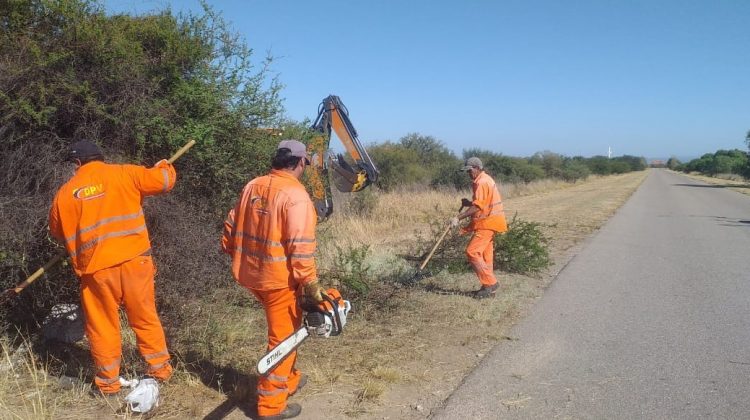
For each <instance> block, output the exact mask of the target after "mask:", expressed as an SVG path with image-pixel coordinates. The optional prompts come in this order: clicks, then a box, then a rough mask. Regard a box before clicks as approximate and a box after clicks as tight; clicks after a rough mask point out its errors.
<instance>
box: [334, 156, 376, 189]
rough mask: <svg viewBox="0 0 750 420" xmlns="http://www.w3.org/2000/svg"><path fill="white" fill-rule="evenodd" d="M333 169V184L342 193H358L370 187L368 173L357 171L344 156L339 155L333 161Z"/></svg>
mask: <svg viewBox="0 0 750 420" xmlns="http://www.w3.org/2000/svg"><path fill="white" fill-rule="evenodd" d="M331 167H333V183H334V185H336V188H337V189H338V190H339V191H341V192H357V191H360V190H362V189H363V188H365V187H366V186H368V185H370V180H369V179H368V178H367V172H366V171H364V170H362V169H359V168H358V169H359V170H355V169H354V168H353V167H352V166H351V165H350V164H349V162H347V161H346V160H344V156H342V155H338V157H337V159H336V160H333V161H331Z"/></svg>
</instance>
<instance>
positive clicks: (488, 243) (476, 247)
mask: <svg viewBox="0 0 750 420" xmlns="http://www.w3.org/2000/svg"><path fill="white" fill-rule="evenodd" d="M494 236H495V232H494V231H493V230H489V229H477V230H475V231H474V235H473V236H472V237H471V240H470V241H469V245H468V246H467V247H466V256H467V257H468V258H469V264H471V267H472V268H473V269H474V272H475V273H476V274H477V277H479V282H480V283H482V286H492V285H493V284H495V283H497V279H496V278H495V273H494V271H493V257H494V243H493V240H492V239H493V237H494Z"/></svg>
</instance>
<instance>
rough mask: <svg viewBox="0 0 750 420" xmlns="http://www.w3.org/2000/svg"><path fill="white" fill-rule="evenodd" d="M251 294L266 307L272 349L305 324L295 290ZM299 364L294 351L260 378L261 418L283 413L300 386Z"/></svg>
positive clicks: (269, 340) (269, 346) (263, 291)
mask: <svg viewBox="0 0 750 420" xmlns="http://www.w3.org/2000/svg"><path fill="white" fill-rule="evenodd" d="M250 291H251V292H252V293H253V294H254V295H255V297H257V298H258V300H259V301H260V302H261V303H262V304H263V308H264V310H265V313H266V321H267V322H268V349H269V350H270V349H272V348H274V347H276V346H277V345H278V344H279V343H280V342H282V341H283V340H284V339H285V338H287V337H289V336H290V335H291V334H292V333H293V332H294V331H296V330H297V328H299V327H300V326H301V325H302V310H301V309H300V307H299V304H298V301H297V296H296V293H295V290H294V289H279V290H253V289H250ZM296 361H297V352H294V353H292V354H290V355H289V357H287V358H286V359H284V361H283V362H281V363H279V365H278V366H276V367H275V368H274V369H273V370H272V371H271V372H270V373H269V374H268V375H266V376H261V377H260V378H259V379H258V388H257V389H258V415H260V416H272V415H275V414H279V413H281V412H282V411H284V409H285V408H286V401H287V398H288V396H289V393H290V392H293V391H295V390H296V389H297V385H298V384H299V379H300V373H299V371H298V370H297V369H295V368H294V363H295V362H296Z"/></svg>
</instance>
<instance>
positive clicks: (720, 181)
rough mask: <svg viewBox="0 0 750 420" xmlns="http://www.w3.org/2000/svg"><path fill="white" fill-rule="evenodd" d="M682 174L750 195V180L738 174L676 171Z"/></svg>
mask: <svg viewBox="0 0 750 420" xmlns="http://www.w3.org/2000/svg"><path fill="white" fill-rule="evenodd" d="M676 173H677V174H680V175H685V176H689V177H690V178H693V179H697V180H699V181H703V182H705V183H706V184H712V185H721V186H723V187H725V188H727V189H730V190H732V191H737V192H738V193H742V194H746V195H750V182H749V181H748V180H747V179H745V178H743V177H741V176H739V175H736V174H718V175H716V176H713V177H711V176H706V175H702V174H699V173H697V172H691V173H689V174H686V173H684V172H676Z"/></svg>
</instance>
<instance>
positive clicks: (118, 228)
mask: <svg viewBox="0 0 750 420" xmlns="http://www.w3.org/2000/svg"><path fill="white" fill-rule="evenodd" d="M175 178H176V174H175V170H174V167H172V165H171V164H169V163H167V162H166V161H162V162H159V164H157V166H155V167H154V168H145V167H142V166H136V165H115V164H106V163H104V162H101V161H93V162H89V163H86V164H84V165H83V166H81V167H79V168H78V170H77V171H76V174H75V175H74V176H73V178H71V179H70V180H69V181H68V182H66V183H65V185H63V186H62V187H61V188H60V190H59V191H58V192H57V195H56V196H55V200H54V201H53V203H52V208H51V209H50V232H51V233H52V235H53V236H54V237H55V238H57V239H58V240H59V241H60V242H62V243H64V244H65V248H66V250H67V251H68V254H69V255H70V257H71V260H72V263H73V268H74V269H75V271H76V273H77V274H78V275H79V276H81V275H84V274H90V273H94V272H96V271H98V270H101V269H104V268H108V267H112V266H115V265H117V264H120V263H123V262H125V261H129V260H131V259H133V258H135V257H136V256H138V255H141V254H143V253H145V252H147V251H149V250H150V248H151V244H150V241H149V237H148V230H147V229H146V219H145V217H144V215H143V208H142V207H141V201H142V199H143V197H144V196H146V195H155V194H160V193H163V192H167V191H169V190H171V189H172V187H173V186H174V183H175Z"/></svg>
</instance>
